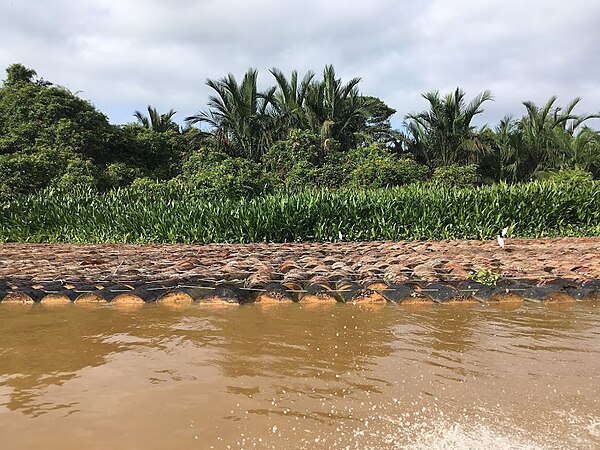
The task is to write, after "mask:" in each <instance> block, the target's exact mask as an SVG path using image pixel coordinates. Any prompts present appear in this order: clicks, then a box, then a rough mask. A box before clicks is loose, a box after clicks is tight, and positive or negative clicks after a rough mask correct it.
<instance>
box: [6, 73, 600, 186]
mask: <svg viewBox="0 0 600 450" xmlns="http://www.w3.org/2000/svg"><path fill="white" fill-rule="evenodd" d="M270 73H271V75H272V77H273V82H274V84H273V85H272V86H271V87H269V88H267V89H266V90H263V91H261V90H259V89H258V72H257V71H256V70H254V69H250V70H248V71H247V72H246V74H245V75H244V76H243V77H242V79H241V80H240V81H238V80H237V79H236V78H235V77H234V76H233V75H232V74H229V75H228V76H226V77H223V78H220V79H216V80H211V79H209V80H207V83H206V84H207V85H208V86H209V87H210V88H211V90H212V95H211V96H210V97H209V101H208V105H207V106H208V107H207V108H205V109H202V110H201V111H200V112H198V113H196V114H194V115H190V116H188V117H186V126H184V127H180V126H179V125H178V124H177V123H176V122H175V121H174V115H175V111H174V110H170V111H168V112H167V113H162V114H161V113H160V112H158V111H157V110H156V108H154V107H152V106H148V108H147V112H141V111H135V112H134V118H135V120H136V122H135V123H131V124H127V125H124V126H115V125H112V124H110V123H109V122H108V120H107V118H106V116H104V115H103V114H102V113H100V112H99V111H97V110H96V109H95V108H94V107H93V106H92V105H91V104H90V103H88V102H86V101H84V100H82V99H80V98H79V97H77V96H76V95H75V94H73V93H71V92H70V91H69V90H68V89H66V88H64V87H61V86H58V85H55V84H53V83H51V82H48V81H46V80H43V79H41V78H37V74H36V73H35V71H34V70H32V69H29V68H27V67H25V66H23V65H21V64H13V65H11V66H9V67H8V68H7V77H6V80H5V81H4V84H3V87H2V88H1V89H0V171H1V173H2V175H3V177H2V181H1V182H0V193H2V192H4V193H5V194H7V193H8V194H21V193H27V192H31V191H33V190H36V189H39V188H42V187H45V186H48V185H58V186H71V185H73V184H84V185H90V186H93V187H97V188H101V189H105V188H111V187H116V186H124V185H128V184H131V183H132V182H140V180H142V181H143V180H164V181H168V180H170V181H169V182H184V183H191V184H196V185H198V186H199V187H201V188H204V189H206V190H207V191H211V192H213V193H215V194H221V195H234V196H235V195H239V194H242V195H243V194H245V193H258V192H261V191H264V190H265V189H267V188H268V189H271V188H277V187H278V186H288V187H292V188H302V187H305V186H311V185H320V186H328V187H339V186H343V185H353V186H357V187H383V186H392V185H398V184H406V183H409V182H413V181H423V180H426V179H428V178H431V177H432V175H433V178H434V179H435V178H436V177H437V179H438V180H444V179H445V178H444V174H446V179H449V180H450V181H452V180H457V179H460V178H461V176H464V175H468V176H467V177H466V179H467V182H468V183H470V182H474V181H475V180H478V181H479V182H482V181H485V182H495V181H507V182H518V181H527V180H530V179H532V178H536V177H543V176H545V175H547V174H548V173H550V172H552V171H556V170H559V169H580V170H583V171H587V172H589V173H591V174H592V175H593V176H594V177H596V178H598V177H599V175H600V133H599V132H598V131H597V130H595V129H593V128H591V127H590V126H589V123H590V122H589V121H590V119H594V118H598V117H599V115H598V114H576V113H575V108H576V106H577V104H578V102H579V98H576V99H574V100H572V101H571V102H570V103H569V104H567V105H566V106H565V107H564V108H563V107H560V106H559V105H558V104H557V99H556V98H555V97H551V98H550V99H549V101H548V102H547V103H546V104H545V105H542V106H538V105H535V104H533V103H532V102H524V103H523V105H524V107H525V113H524V115H523V116H522V117H520V118H513V117H505V118H504V119H502V120H501V121H500V123H498V124H497V125H495V126H489V125H485V126H480V127H478V126H475V125H474V119H475V117H476V116H478V115H479V114H481V113H482V112H483V109H484V106H485V104H486V103H487V102H489V101H492V100H493V97H492V94H491V92H489V91H485V92H483V93H481V94H478V95H477V96H475V97H474V98H473V99H472V100H470V101H469V100H467V98H466V94H465V92H464V91H462V90H461V89H459V88H457V89H456V90H455V91H454V92H451V93H449V94H447V95H441V94H440V93H439V92H429V93H425V94H423V97H424V99H425V100H426V102H427V103H428V105H427V106H428V108H427V109H426V110H424V111H422V112H417V113H410V114H407V115H406V116H405V117H404V122H403V126H402V127H401V129H400V130H395V129H393V127H392V125H391V123H390V118H391V117H392V115H393V114H394V113H395V112H396V111H395V110H394V109H393V108H391V107H389V106H388V105H386V104H385V103H384V102H383V101H382V100H381V99H378V98H376V97H372V96H367V95H363V94H362V93H361V92H360V91H359V87H358V86H359V83H360V78H354V79H352V80H350V81H348V82H346V83H343V82H342V80H341V79H340V78H339V77H338V76H337V75H336V73H335V70H334V68H333V66H326V67H325V68H324V70H323V72H322V74H320V75H319V76H317V75H316V74H315V73H313V72H307V73H306V74H304V75H303V76H300V75H299V74H298V72H295V71H294V72H292V73H291V74H290V76H289V78H288V77H287V76H286V75H285V74H284V73H283V72H281V71H280V70H278V69H272V70H271V71H270ZM438 175H439V176H438Z"/></svg>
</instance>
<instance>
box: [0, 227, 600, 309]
mask: <svg viewBox="0 0 600 450" xmlns="http://www.w3.org/2000/svg"><path fill="white" fill-rule="evenodd" d="M0 254H1V255H2V256H1V258H0V281H1V283H2V286H0V290H1V291H4V292H3V294H2V293H0V294H1V295H2V296H4V297H6V296H7V295H8V294H10V293H16V292H22V293H25V294H26V295H27V296H29V297H31V298H32V299H33V300H41V299H42V298H43V297H46V296H48V295H54V296H55V297H56V296H62V297H63V299H64V297H65V296H66V297H67V298H68V300H69V301H73V300H75V299H77V298H78V297H80V296H81V295H83V294H86V293H87V294H94V295H96V294H98V295H100V294H102V296H103V298H104V300H113V299H114V298H115V297H117V296H119V295H121V299H122V300H123V301H124V300H125V298H124V297H123V296H125V297H128V298H129V300H131V297H132V296H135V297H137V298H139V299H141V301H155V300H157V299H160V298H161V297H162V296H164V295H165V294H168V293H174V292H177V293H181V294H185V296H187V297H186V299H188V300H190V299H191V300H199V299H207V298H209V299H211V300H218V299H224V300H225V301H230V300H231V301H232V302H239V303H243V302H245V301H256V300H257V299H260V298H261V296H262V299H263V300H264V301H267V300H275V301H279V300H293V301H299V300H303V299H304V300H305V301H308V300H314V299H317V300H319V299H320V300H323V299H326V298H327V297H330V299H331V300H333V301H340V300H341V301H351V300H355V301H356V300H364V301H373V300H381V301H385V300H388V301H394V299H398V300H399V301H400V300H402V299H404V300H406V299H407V298H408V297H413V298H415V297H416V296H419V297H431V298H430V299H431V300H433V301H436V298H435V296H436V295H437V294H435V295H425V294H426V293H428V292H439V291H444V292H445V294H444V295H442V296H441V297H439V299H442V300H449V299H453V298H457V297H465V295H463V294H462V291H465V288H466V287H468V286H476V287H477V289H478V290H485V292H486V294H485V295H486V297H487V298H489V297H490V296H493V295H495V293H498V292H499V291H503V290H504V291H507V289H513V288H514V289H516V290H523V289H525V288H524V287H523V286H526V287H527V288H530V287H531V288H536V289H538V290H539V289H542V291H541V292H539V293H538V294H536V295H537V296H539V297H540V299H543V298H545V296H547V295H548V294H549V293H550V292H549V291H548V290H547V287H548V286H554V290H555V291H556V290H559V291H564V290H565V289H567V290H568V289H572V290H573V289H578V288H580V287H581V286H584V285H585V286H591V285H590V283H597V280H600V238H557V239H514V240H511V239H507V240H506V242H505V246H504V248H500V247H499V245H498V243H497V242H496V241H399V242H362V243H323V244H317V243H288V244H234V245H229V244H211V245H170V244H169V245H67V244H1V245H0ZM478 274H479V275H478ZM494 282H497V286H493V283H494ZM465 283H467V285H465ZM432 285H433V286H432ZM398 287H402V289H400V290H401V291H402V295H400V294H398V292H392V293H391V294H389V292H388V294H389V295H387V296H386V295H381V293H382V292H384V291H386V290H389V289H396V290H397V289H399V288H398ZM404 288H406V289H409V290H410V292H409V291H408V290H403V289H404ZM446 288H448V289H450V290H451V291H450V292H446ZM490 289H492V290H490ZM493 289H495V291H494V290H493ZM544 289H546V290H544ZM343 291H348V292H347V293H345V294H344V292H343ZM455 291H456V292H455ZM588 291H589V289H588ZM109 292H110V294H109ZM466 292H469V295H467V297H471V296H473V295H474V294H473V295H471V294H472V292H471V291H469V290H466ZM507 292H508V291H507ZM586 292H587V291H586ZM587 293H589V292H587ZM417 294H418V295H417ZM459 294H460V295H459ZM107 295H108V297H107ZM398 295H400V297H402V298H399V297H398ZM482 295H483V294H482ZM180 299H181V298H180ZM439 299H438V300H439Z"/></svg>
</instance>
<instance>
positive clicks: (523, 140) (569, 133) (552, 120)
mask: <svg viewBox="0 0 600 450" xmlns="http://www.w3.org/2000/svg"><path fill="white" fill-rule="evenodd" d="M556 100H557V98H556V97H555V96H552V97H550V99H549V100H548V101H547V102H546V104H545V105H543V106H542V107H539V106H537V105H536V104H535V103H533V102H531V101H526V102H523V106H525V110H526V114H525V115H524V116H523V117H522V118H521V119H520V120H518V121H513V122H512V123H511V126H510V130H509V131H507V132H505V135H508V134H510V138H509V139H508V140H507V139H504V141H503V144H502V147H501V148H502V151H503V163H504V164H505V166H506V167H507V168H508V169H509V172H510V173H511V177H512V179H513V181H517V180H523V179H527V178H528V177H531V176H533V174H534V173H535V172H538V171H545V170H548V169H556V168H561V167H562V168H567V167H575V166H582V165H583V166H585V167H591V166H593V165H595V164H596V163H595V162H594V161H595V157H594V151H593V148H594V146H595V145H596V144H595V140H596V138H595V137H594V131H593V130H591V129H587V127H585V126H584V122H586V121H587V120H589V119H592V118H597V117H600V116H599V115H598V114H586V115H577V114H575V113H574V112H573V110H574V109H575V107H576V106H577V104H578V103H579V102H580V101H581V99H580V98H579V97H576V98H574V99H573V100H571V101H570V102H569V103H568V104H567V106H566V107H565V108H562V107H560V106H555V103H556ZM586 129H587V130H586ZM584 155H585V156H584Z"/></svg>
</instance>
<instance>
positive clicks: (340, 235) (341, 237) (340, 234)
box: [338, 231, 344, 241]
mask: <svg viewBox="0 0 600 450" xmlns="http://www.w3.org/2000/svg"><path fill="white" fill-rule="evenodd" d="M338 236H339V237H340V241H342V240H343V239H344V236H343V235H342V232H341V231H338Z"/></svg>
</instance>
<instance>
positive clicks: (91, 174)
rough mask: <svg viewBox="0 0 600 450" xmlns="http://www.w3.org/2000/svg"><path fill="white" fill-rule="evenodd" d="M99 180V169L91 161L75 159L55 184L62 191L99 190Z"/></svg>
mask: <svg viewBox="0 0 600 450" xmlns="http://www.w3.org/2000/svg"><path fill="white" fill-rule="evenodd" d="M99 178H100V177H99V174H98V168H97V167H96V166H95V165H94V164H93V163H92V162H91V161H90V160H84V159H79V158H73V159H71V160H69V162H68V163H67V167H66V170H65V171H64V173H63V174H62V175H61V176H60V177H57V178H55V179H54V181H53V184H54V185H55V186H57V187H58V188H62V189H73V188H80V187H85V188H97V187H98V183H99Z"/></svg>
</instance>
